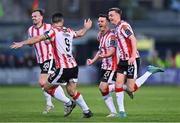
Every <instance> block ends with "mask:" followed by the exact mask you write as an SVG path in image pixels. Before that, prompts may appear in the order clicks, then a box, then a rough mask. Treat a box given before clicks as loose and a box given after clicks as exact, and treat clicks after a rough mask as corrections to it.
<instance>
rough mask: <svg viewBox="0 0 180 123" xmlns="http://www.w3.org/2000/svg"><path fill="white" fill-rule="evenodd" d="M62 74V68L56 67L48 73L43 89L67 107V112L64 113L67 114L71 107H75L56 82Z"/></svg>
mask: <svg viewBox="0 0 180 123" xmlns="http://www.w3.org/2000/svg"><path fill="white" fill-rule="evenodd" d="M62 74H63V69H57V70H56V71H55V72H54V73H53V74H50V76H49V77H48V81H47V82H46V84H45V90H46V92H48V93H49V94H50V95H51V96H53V97H54V98H55V99H57V100H58V101H61V102H63V103H64V105H66V106H67V107H68V108H67V109H68V111H67V114H66V115H65V116H68V115H69V114H70V113H71V111H72V109H73V108H74V107H75V103H74V102H73V101H71V100H70V99H69V98H68V97H66V95H65V94H64V91H63V89H62V87H61V86H60V85H59V83H58V82H59V81H60V78H61V76H62ZM72 107H73V108H72Z"/></svg>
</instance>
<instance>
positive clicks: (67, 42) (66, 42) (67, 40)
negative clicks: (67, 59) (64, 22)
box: [64, 38, 70, 52]
mask: <svg viewBox="0 0 180 123" xmlns="http://www.w3.org/2000/svg"><path fill="white" fill-rule="evenodd" d="M64 40H65V44H66V51H67V52H69V51H70V42H69V39H68V38H65V39H64Z"/></svg>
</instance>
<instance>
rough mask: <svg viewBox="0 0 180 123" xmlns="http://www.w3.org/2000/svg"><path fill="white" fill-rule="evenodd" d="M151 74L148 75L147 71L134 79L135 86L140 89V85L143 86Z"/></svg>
mask: <svg viewBox="0 0 180 123" xmlns="http://www.w3.org/2000/svg"><path fill="white" fill-rule="evenodd" d="M151 74H152V73H150V72H149V71H147V72H146V73H144V74H143V75H142V76H141V77H139V78H137V79H136V82H135V83H136V85H137V86H138V87H140V86H141V85H142V84H144V82H145V81H146V80H147V79H148V77H150V76H151Z"/></svg>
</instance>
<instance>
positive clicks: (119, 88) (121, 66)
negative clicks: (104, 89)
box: [115, 61, 128, 118]
mask: <svg viewBox="0 0 180 123" xmlns="http://www.w3.org/2000/svg"><path fill="white" fill-rule="evenodd" d="M127 64H128V63H127V61H120V62H119V63H118V67H117V73H116V84H115V92H116V99H117V103H118V108H119V113H118V116H119V117H120V118H124V117H126V116H127V115H126V112H125V108H124V88H123V85H124V82H125V78H126V71H127V67H128V66H127Z"/></svg>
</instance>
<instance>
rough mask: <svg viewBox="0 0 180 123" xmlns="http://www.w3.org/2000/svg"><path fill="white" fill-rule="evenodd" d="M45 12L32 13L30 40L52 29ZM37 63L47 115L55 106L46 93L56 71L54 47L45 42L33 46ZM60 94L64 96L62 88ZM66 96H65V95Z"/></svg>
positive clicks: (36, 11) (38, 10)
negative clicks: (49, 79) (48, 82)
mask: <svg viewBox="0 0 180 123" xmlns="http://www.w3.org/2000/svg"><path fill="white" fill-rule="evenodd" d="M43 15H44V12H43V10H41V9H36V10H34V11H33V12H32V14H31V16H32V21H33V25H32V26H31V27H30V28H29V29H28V36H29V38H31V37H35V36H39V35H42V34H44V33H45V32H47V31H49V30H50V29H51V24H47V23H45V22H44V21H43ZM33 47H34V50H35V54H36V59H37V63H38V64H39V66H40V69H41V74H40V77H39V84H40V86H41V88H42V90H43V93H44V96H45V98H46V108H45V110H44V111H43V114H47V113H48V112H49V111H50V110H51V109H52V108H54V105H53V103H52V100H51V95H49V94H48V93H47V92H46V91H44V85H45V82H46V80H47V78H48V76H49V74H50V73H52V72H53V71H54V70H55V60H54V53H53V49H52V45H51V44H50V43H47V42H46V41H45V40H43V41H41V42H38V43H35V44H33ZM58 90H59V93H60V94H62V95H64V92H63V90H62V88H61V86H59V87H58ZM64 96H65V95H64Z"/></svg>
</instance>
